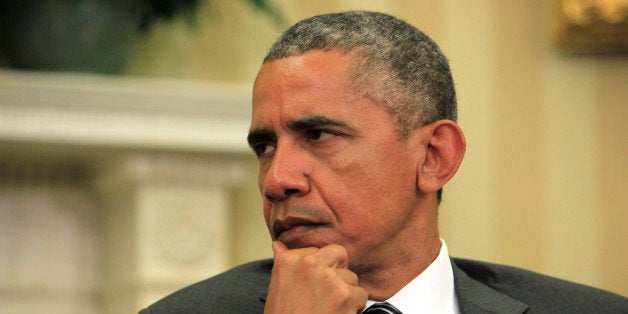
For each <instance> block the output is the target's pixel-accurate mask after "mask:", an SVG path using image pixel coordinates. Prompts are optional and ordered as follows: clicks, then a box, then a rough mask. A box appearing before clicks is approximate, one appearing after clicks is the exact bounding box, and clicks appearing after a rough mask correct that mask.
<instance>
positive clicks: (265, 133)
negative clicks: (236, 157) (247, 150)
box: [246, 127, 277, 149]
mask: <svg viewBox="0 0 628 314" xmlns="http://www.w3.org/2000/svg"><path fill="white" fill-rule="evenodd" d="M246 140H247V142H248V143H249V146H250V147H251V148H252V149H254V148H255V147H254V146H255V145H257V144H258V143H272V142H276V141H277V134H275V132H274V131H271V130H269V129H266V128H263V127H259V128H254V129H251V130H250V131H249V135H247V137H246Z"/></svg>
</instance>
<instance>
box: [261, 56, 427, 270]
mask: <svg viewBox="0 0 628 314" xmlns="http://www.w3.org/2000/svg"><path fill="white" fill-rule="evenodd" d="M352 58H355V56H352V55H350V54H346V53H342V52H339V51H333V50H332V51H327V52H323V51H310V52H307V53H305V54H303V55H300V56H294V57H289V58H283V59H278V60H275V61H272V62H268V63H266V64H264V65H263V66H262V68H261V70H260V72H259V74H258V76H257V79H256V81H255V86H254V89H253V115H252V122H251V129H250V134H249V143H250V145H251V147H252V148H253V149H254V150H255V152H256V154H257V155H258V157H259V163H260V169H259V188H260V191H261V193H262V196H263V197H264V218H265V220H266V224H267V226H268V229H269V231H270V235H271V237H272V239H273V240H279V241H281V242H283V243H284V244H285V245H286V246H287V247H288V248H290V249H295V248H303V247H323V246H325V245H327V244H331V243H336V244H340V245H342V246H344V247H345V248H346V249H347V250H348V252H349V262H350V265H352V267H354V268H355V267H360V266H362V267H369V266H368V265H362V264H364V263H361V262H360V261H375V260H377V259H378V258H380V257H381V258H384V257H385V256H383V255H385V254H386V252H390V251H395V250H399V249H401V250H403V249H402V248H404V247H407V245H408V243H407V242H416V238H415V239H412V237H413V236H414V237H416V236H417V235H416V234H415V233H416V231H417V230H413V229H412V228H411V225H412V224H414V223H415V222H416V220H417V219H418V218H417V216H418V212H417V206H418V205H417V204H418V202H419V199H420V198H421V195H420V192H419V191H418V189H417V175H418V169H417V167H418V165H419V161H418V159H419V158H418V157H419V156H420V153H421V147H420V146H419V145H415V144H414V143H411V142H407V141H405V140H403V139H401V138H400V136H399V135H398V133H397V130H396V127H395V124H394V123H393V119H392V117H391V116H390V114H389V113H388V111H387V110H386V108H384V107H383V106H380V105H378V104H375V103H374V102H373V101H371V100H370V99H368V98H366V97H364V95H362V94H358V93H356V91H355V89H354V88H352V85H351V84H350V80H349V73H350V70H351V64H352V62H351V60H352ZM369 263H370V262H369Z"/></svg>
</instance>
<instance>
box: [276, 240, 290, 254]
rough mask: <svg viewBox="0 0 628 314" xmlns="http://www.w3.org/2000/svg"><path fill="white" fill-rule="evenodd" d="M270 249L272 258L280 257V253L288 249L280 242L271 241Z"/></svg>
mask: <svg viewBox="0 0 628 314" xmlns="http://www.w3.org/2000/svg"><path fill="white" fill-rule="evenodd" d="M272 247H273V256H274V257H277V256H278V255H281V253H283V252H285V251H287V250H288V247H287V246H286V245H285V244H283V242H281V241H273V245H272Z"/></svg>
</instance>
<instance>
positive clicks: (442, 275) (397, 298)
mask: <svg viewBox="0 0 628 314" xmlns="http://www.w3.org/2000/svg"><path fill="white" fill-rule="evenodd" d="M440 241H441V247H440V252H439V253H438V256H437V257H436V259H435V260H434V261H433V262H432V264H430V265H429V266H428V267H427V268H426V269H425V270H424V271H423V272H422V273H421V274H419V275H418V276H417V277H416V278H414V279H413V280H412V281H410V282H409V283H408V284H407V285H406V286H405V287H403V288H401V290H399V291H398V292H397V293H396V294H395V295H393V296H392V297H391V298H390V299H388V300H386V302H388V303H390V304H392V305H394V306H395V307H396V308H397V309H399V310H400V311H401V312H402V313H404V314H411V313H459V309H458V300H457V299H456V292H455V290H454V273H453V269H452V267H451V261H450V259H449V252H448V251H447V245H446V244H445V241H444V240H443V239H441V240H440ZM373 303H375V301H372V300H368V301H367V303H366V307H369V306H371V305H372V304H373Z"/></svg>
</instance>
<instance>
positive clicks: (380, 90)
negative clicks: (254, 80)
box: [264, 11, 457, 137]
mask: <svg viewBox="0 0 628 314" xmlns="http://www.w3.org/2000/svg"><path fill="white" fill-rule="evenodd" d="M318 49H320V50H340V51H346V52H348V53H357V54H358V55H359V56H361V57H362V58H360V59H361V60H359V61H356V67H355V69H354V73H353V78H354V82H353V83H354V84H355V87H356V88H357V89H358V90H359V91H361V92H362V93H364V94H365V95H366V96H367V97H370V98H372V99H373V100H375V101H376V103H378V104H383V105H385V106H386V107H387V108H388V110H389V112H390V113H391V114H392V115H393V117H394V118H395V119H396V124H397V127H398V128H399V131H400V133H401V135H402V136H403V137H407V136H408V134H410V132H411V131H412V130H414V129H415V128H417V127H419V126H422V125H425V124H429V123H432V122H435V121H437V120H441V119H449V120H452V121H456V120H457V109H456V92H455V88H454V82H453V79H452V76H451V71H450V69H449V64H448V62H447V58H446V57H445V56H444V55H443V53H442V52H441V51H440V49H439V48H438V46H437V45H436V43H435V42H434V41H433V40H431V39H430V38H429V37H428V36H427V35H425V34H424V33H423V32H421V31H420V30H418V29H417V28H416V27H414V26H412V25H410V24H408V23H407V22H405V21H403V20H400V19H398V18H396V17H393V16H390V15H388V14H384V13H379V12H367V11H349V12H341V13H332V14H325V15H318V16H314V17H311V18H308V19H305V20H303V21H300V22H298V23H296V24H295V25H293V26H292V27H290V28H289V29H287V30H286V31H285V32H284V33H283V34H282V35H281V36H280V37H279V38H278V39H277V41H276V42H275V43H274V44H273V46H272V47H271V48H270V51H269V52H268V54H267V55H266V57H265V58H264V63H266V62H269V61H272V60H276V59H280V58H285V57H290V56H295V55H300V54H303V53H305V52H307V51H310V50H318ZM374 86H375V87H376V88H373V87H374Z"/></svg>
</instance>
